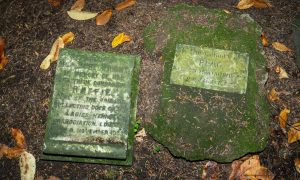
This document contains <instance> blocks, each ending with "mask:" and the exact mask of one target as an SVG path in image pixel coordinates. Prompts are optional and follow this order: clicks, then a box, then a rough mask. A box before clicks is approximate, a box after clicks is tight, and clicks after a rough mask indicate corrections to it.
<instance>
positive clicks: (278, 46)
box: [272, 42, 292, 52]
mask: <svg viewBox="0 0 300 180" xmlns="http://www.w3.org/2000/svg"><path fill="white" fill-rule="evenodd" d="M272 46H273V47H274V48H275V49H276V50H278V51H281V52H287V51H292V50H291V49H290V48H288V47H286V46H285V45H284V44H282V43H280V42H273V43H272Z"/></svg>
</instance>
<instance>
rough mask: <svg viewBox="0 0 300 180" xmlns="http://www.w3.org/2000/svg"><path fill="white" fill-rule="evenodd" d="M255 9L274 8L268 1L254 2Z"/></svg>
mask: <svg viewBox="0 0 300 180" xmlns="http://www.w3.org/2000/svg"><path fill="white" fill-rule="evenodd" d="M253 6H254V7H256V8H270V7H273V6H272V4H271V3H270V2H268V1H267V0H254V4H253Z"/></svg>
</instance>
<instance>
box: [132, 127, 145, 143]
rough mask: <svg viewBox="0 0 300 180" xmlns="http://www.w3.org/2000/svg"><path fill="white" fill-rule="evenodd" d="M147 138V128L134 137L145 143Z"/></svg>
mask: <svg viewBox="0 0 300 180" xmlns="http://www.w3.org/2000/svg"><path fill="white" fill-rule="evenodd" d="M146 136H147V135H146V131H145V128H143V129H142V130H140V131H139V132H138V133H137V134H136V135H135V136H134V137H135V139H136V141H137V142H143V138H144V137H146Z"/></svg>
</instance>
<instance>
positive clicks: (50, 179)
mask: <svg viewBox="0 0 300 180" xmlns="http://www.w3.org/2000/svg"><path fill="white" fill-rule="evenodd" d="M47 180H60V178H59V177H56V176H50V177H49V178H47Z"/></svg>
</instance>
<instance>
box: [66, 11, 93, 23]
mask: <svg viewBox="0 0 300 180" xmlns="http://www.w3.org/2000/svg"><path fill="white" fill-rule="evenodd" d="M67 13H68V15H69V16H70V18H72V19H75V20H80V21H83V20H88V19H92V18H94V17H96V16H97V15H98V13H94V12H87V11H76V10H71V11H67Z"/></svg>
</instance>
